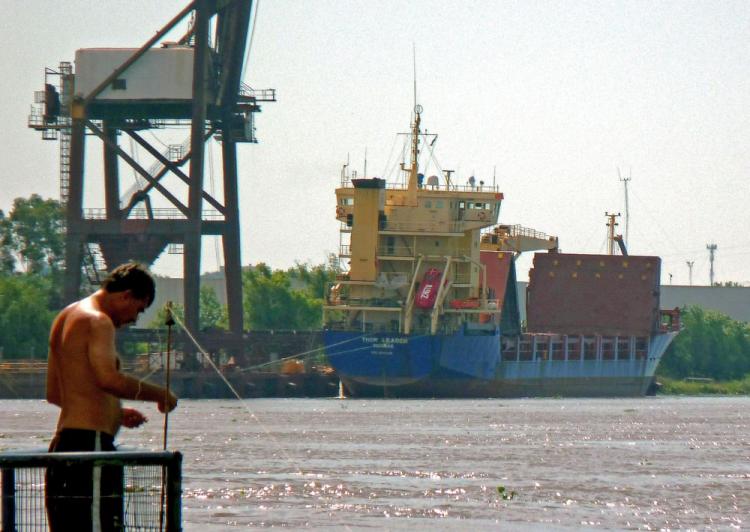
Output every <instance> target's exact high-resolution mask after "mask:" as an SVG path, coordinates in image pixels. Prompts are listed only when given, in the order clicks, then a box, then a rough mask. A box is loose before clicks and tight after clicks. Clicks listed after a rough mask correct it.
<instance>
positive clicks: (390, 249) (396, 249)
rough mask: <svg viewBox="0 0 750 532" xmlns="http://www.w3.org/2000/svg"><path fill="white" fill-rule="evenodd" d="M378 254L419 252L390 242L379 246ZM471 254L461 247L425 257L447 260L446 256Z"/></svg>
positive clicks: (395, 255) (401, 254)
mask: <svg viewBox="0 0 750 532" xmlns="http://www.w3.org/2000/svg"><path fill="white" fill-rule="evenodd" d="M377 252H378V255H379V256H381V257H416V256H417V254H416V253H415V252H414V250H413V248H411V247H409V246H396V245H393V246H391V245H389V244H382V245H380V246H378V250H377ZM469 255H471V251H469V250H467V249H459V250H455V251H449V252H448V253H444V254H442V255H435V256H432V255H429V256H426V257H425V258H430V259H440V260H442V261H445V258H446V257H449V256H450V257H453V258H454V259H456V258H462V257H466V256H469Z"/></svg>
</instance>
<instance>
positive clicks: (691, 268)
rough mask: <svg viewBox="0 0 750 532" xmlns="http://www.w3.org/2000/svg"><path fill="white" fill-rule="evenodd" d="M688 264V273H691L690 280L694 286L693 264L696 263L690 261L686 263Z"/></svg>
mask: <svg viewBox="0 0 750 532" xmlns="http://www.w3.org/2000/svg"><path fill="white" fill-rule="evenodd" d="M686 264H687V266H688V271H689V274H688V275H689V277H688V278H689V279H690V286H693V264H695V261H694V260H689V261H687V262H686Z"/></svg>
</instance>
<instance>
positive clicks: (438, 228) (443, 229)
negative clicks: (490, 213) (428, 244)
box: [381, 220, 465, 233]
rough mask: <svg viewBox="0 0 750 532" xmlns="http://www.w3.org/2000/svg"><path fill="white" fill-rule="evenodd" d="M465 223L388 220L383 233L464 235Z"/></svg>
mask: <svg viewBox="0 0 750 532" xmlns="http://www.w3.org/2000/svg"><path fill="white" fill-rule="evenodd" d="M464 230H465V224H464V223H463V222H432V221H430V222H395V221H392V220H387V221H386V223H385V226H384V227H383V228H382V229H381V231H402V232H403V231H407V232H419V233H463V232H464Z"/></svg>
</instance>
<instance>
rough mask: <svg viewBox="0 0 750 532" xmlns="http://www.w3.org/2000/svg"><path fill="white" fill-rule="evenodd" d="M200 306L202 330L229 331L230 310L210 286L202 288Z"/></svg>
mask: <svg viewBox="0 0 750 532" xmlns="http://www.w3.org/2000/svg"><path fill="white" fill-rule="evenodd" d="M199 306H200V328H201V330H206V329H229V310H228V309H227V307H226V305H222V304H221V303H220V302H219V298H218V297H216V292H215V291H214V289H213V288H211V287H210V286H201V291H200V296H199Z"/></svg>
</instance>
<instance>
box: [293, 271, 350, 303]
mask: <svg viewBox="0 0 750 532" xmlns="http://www.w3.org/2000/svg"><path fill="white" fill-rule="evenodd" d="M287 273H288V275H289V276H290V277H291V278H296V279H299V280H300V281H301V282H302V283H304V284H305V291H306V292H307V294H308V295H309V296H310V297H311V298H313V299H325V297H326V294H327V292H328V289H329V288H330V285H331V283H332V282H333V281H334V280H335V279H336V274H337V273H338V272H337V270H335V269H333V268H332V267H331V266H330V265H326V264H318V265H316V266H310V265H308V264H302V263H299V262H298V263H297V264H296V265H295V266H294V268H291V269H290V270H288V271H287Z"/></svg>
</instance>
